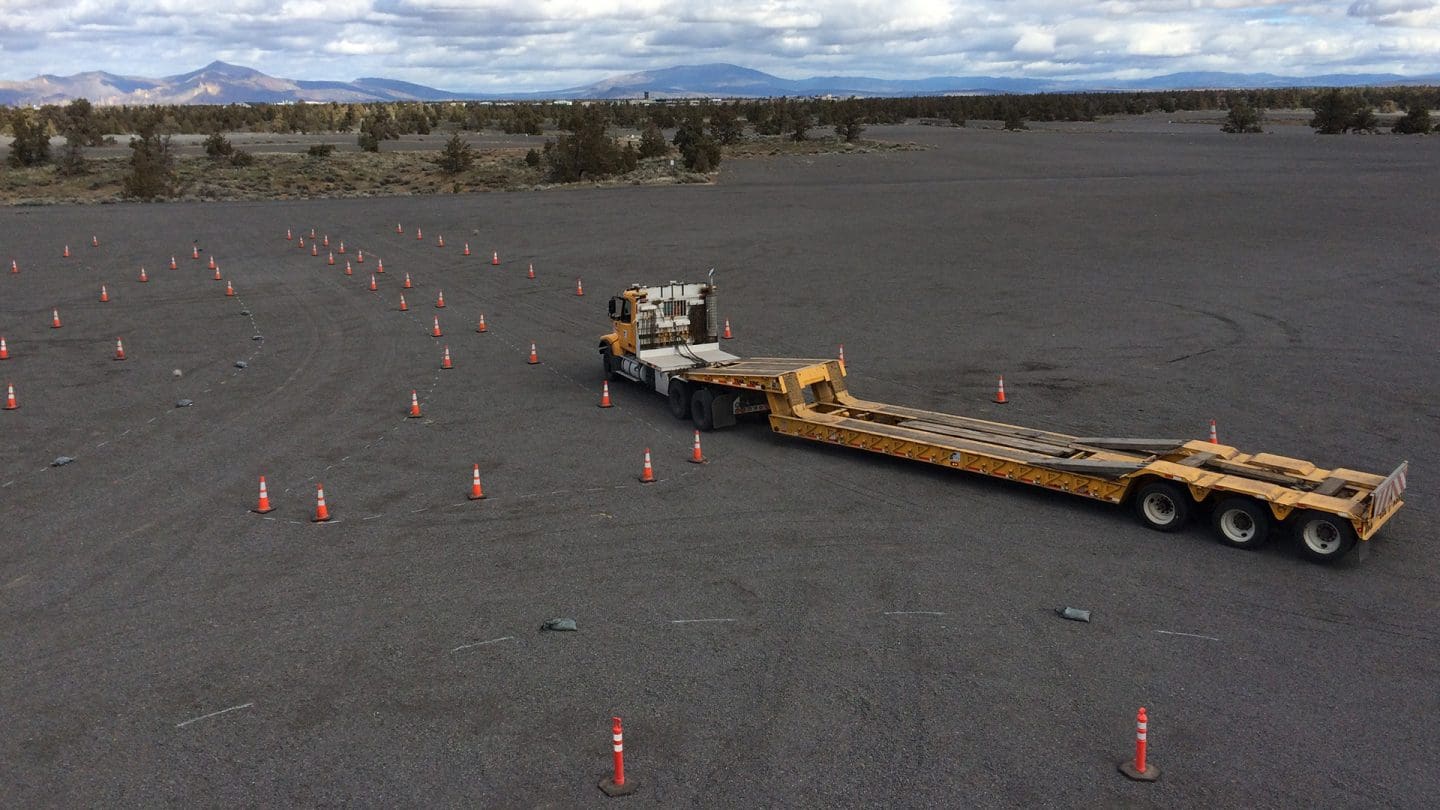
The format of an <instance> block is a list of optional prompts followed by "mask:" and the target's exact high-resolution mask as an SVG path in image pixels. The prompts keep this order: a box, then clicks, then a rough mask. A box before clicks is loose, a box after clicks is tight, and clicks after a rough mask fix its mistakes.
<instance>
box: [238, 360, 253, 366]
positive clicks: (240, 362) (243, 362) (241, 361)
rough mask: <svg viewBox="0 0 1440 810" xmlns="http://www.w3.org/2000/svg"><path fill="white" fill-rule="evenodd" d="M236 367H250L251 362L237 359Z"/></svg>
mask: <svg viewBox="0 0 1440 810" xmlns="http://www.w3.org/2000/svg"><path fill="white" fill-rule="evenodd" d="M235 367H236V368H249V367H250V364H249V363H247V362H245V361H244V360H236V361H235Z"/></svg>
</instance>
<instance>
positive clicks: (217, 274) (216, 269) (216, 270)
mask: <svg viewBox="0 0 1440 810" xmlns="http://www.w3.org/2000/svg"><path fill="white" fill-rule="evenodd" d="M223 278H224V277H223V276H221V275H220V265H218V264H217V265H215V280H216V281H221V280H222V279H223Z"/></svg>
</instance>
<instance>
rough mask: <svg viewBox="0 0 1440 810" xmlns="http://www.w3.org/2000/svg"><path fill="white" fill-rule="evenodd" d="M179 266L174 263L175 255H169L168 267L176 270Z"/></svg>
mask: <svg viewBox="0 0 1440 810" xmlns="http://www.w3.org/2000/svg"><path fill="white" fill-rule="evenodd" d="M179 268H180V265H178V264H176V263H175V257H174V256H171V257H170V269H171V270H178V269H179Z"/></svg>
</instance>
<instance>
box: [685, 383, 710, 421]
mask: <svg viewBox="0 0 1440 810" xmlns="http://www.w3.org/2000/svg"><path fill="white" fill-rule="evenodd" d="M690 421H692V422H694V423H695V427H697V428H699V429H700V430H704V431H707V432H708V431H711V430H714V429H715V392H714V391H711V390H710V389H709V388H707V387H705V386H701V387H699V388H696V389H695V393H694V394H692V395H691V397H690Z"/></svg>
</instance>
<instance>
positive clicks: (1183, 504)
mask: <svg viewBox="0 0 1440 810" xmlns="http://www.w3.org/2000/svg"><path fill="white" fill-rule="evenodd" d="M1135 514H1136V515H1137V516H1139V518H1140V522H1141V523H1143V524H1145V526H1147V527H1149V528H1151V529H1154V530H1155V531H1157V532H1177V531H1179V530H1180V529H1181V528H1182V527H1183V526H1184V525H1185V522H1186V521H1187V520H1189V519H1190V496H1189V495H1188V494H1186V493H1185V491H1184V490H1183V489H1181V488H1180V487H1178V486H1176V485H1175V484H1172V483H1170V482H1169V481H1149V482H1147V483H1145V484H1142V485H1141V486H1140V489H1139V490H1138V491H1137V492H1136V493H1135Z"/></svg>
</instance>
